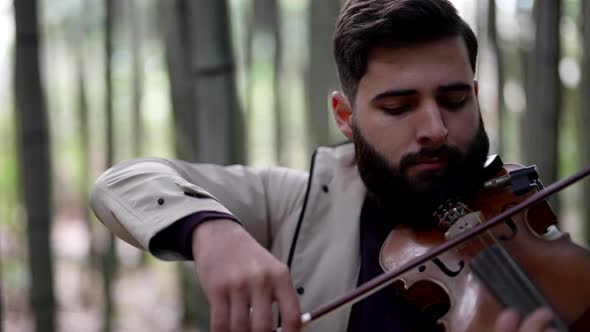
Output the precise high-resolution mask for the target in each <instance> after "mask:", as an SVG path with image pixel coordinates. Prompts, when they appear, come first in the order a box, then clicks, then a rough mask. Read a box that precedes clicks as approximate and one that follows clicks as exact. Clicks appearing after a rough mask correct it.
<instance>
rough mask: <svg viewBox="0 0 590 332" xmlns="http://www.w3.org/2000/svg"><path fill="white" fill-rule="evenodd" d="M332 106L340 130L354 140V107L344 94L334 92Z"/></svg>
mask: <svg viewBox="0 0 590 332" xmlns="http://www.w3.org/2000/svg"><path fill="white" fill-rule="evenodd" d="M330 104H331V106H332V114H333V115H334V119H335V120H336V125H337V126H338V129H340V132H342V134H343V135H344V136H346V138H348V139H349V140H352V107H351V105H350V102H349V101H348V98H347V97H346V96H345V95H344V94H343V93H342V92H339V91H334V92H332V94H331V95H330Z"/></svg>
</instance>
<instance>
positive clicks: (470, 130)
mask: <svg viewBox="0 0 590 332" xmlns="http://www.w3.org/2000/svg"><path fill="white" fill-rule="evenodd" d="M451 117H452V119H450V121H448V122H447V123H448V125H447V129H448V131H449V143H450V144H451V145H455V146H458V147H459V148H460V149H461V150H462V151H463V152H466V151H467V149H468V148H469V145H470V144H471V143H472V142H473V139H474V137H475V135H476V134H477V131H478V129H479V113H478V112H477V111H472V112H462V113H461V114H452V115H451Z"/></svg>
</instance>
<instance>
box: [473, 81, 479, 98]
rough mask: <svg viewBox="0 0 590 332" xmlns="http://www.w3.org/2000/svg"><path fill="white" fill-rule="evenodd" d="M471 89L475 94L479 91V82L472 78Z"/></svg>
mask: <svg viewBox="0 0 590 332" xmlns="http://www.w3.org/2000/svg"><path fill="white" fill-rule="evenodd" d="M473 91H474V92H475V96H477V94H478V93H479V82H478V81H477V80H473Z"/></svg>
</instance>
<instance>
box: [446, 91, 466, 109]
mask: <svg viewBox="0 0 590 332" xmlns="http://www.w3.org/2000/svg"><path fill="white" fill-rule="evenodd" d="M466 101H467V94H461V95H452V96H447V97H445V98H443V99H442V100H441V101H440V103H441V105H442V106H444V107H446V108H450V109H456V108H460V107H462V106H463V105H464V104H465V102H466Z"/></svg>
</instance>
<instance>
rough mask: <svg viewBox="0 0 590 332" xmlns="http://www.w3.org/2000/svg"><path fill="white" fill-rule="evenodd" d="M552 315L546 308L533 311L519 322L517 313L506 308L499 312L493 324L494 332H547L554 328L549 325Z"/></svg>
mask: <svg viewBox="0 0 590 332" xmlns="http://www.w3.org/2000/svg"><path fill="white" fill-rule="evenodd" d="M552 317H553V315H552V314H551V311H549V309H546V308H541V309H537V310H535V311H533V312H532V313H531V314H530V315H528V316H527V317H525V319H524V320H523V321H522V324H520V326H519V323H520V318H519V317H518V313H517V312H516V311H514V310H512V309H507V310H504V312H502V314H500V316H499V317H498V319H497V320H496V324H495V326H494V332H549V331H554V329H552V328H550V327H549V323H550V322H551V318H552Z"/></svg>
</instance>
